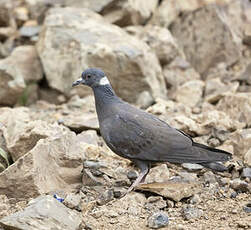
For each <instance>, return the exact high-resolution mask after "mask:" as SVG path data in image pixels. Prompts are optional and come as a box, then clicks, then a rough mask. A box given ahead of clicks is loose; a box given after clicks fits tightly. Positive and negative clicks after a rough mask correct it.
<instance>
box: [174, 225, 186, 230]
mask: <svg viewBox="0 0 251 230" xmlns="http://www.w3.org/2000/svg"><path fill="white" fill-rule="evenodd" d="M175 229H176V230H185V229H186V227H185V226H184V225H182V224H177V225H176V226H175Z"/></svg>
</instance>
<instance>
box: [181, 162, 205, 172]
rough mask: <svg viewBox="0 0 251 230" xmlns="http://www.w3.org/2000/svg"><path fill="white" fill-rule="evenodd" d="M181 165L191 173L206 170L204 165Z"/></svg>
mask: <svg viewBox="0 0 251 230" xmlns="http://www.w3.org/2000/svg"><path fill="white" fill-rule="evenodd" d="M181 165H182V167H183V168H184V169H187V170H189V171H197V170H201V169H203V168H204V167H203V166H202V165H200V164H192V163H183V164H181Z"/></svg>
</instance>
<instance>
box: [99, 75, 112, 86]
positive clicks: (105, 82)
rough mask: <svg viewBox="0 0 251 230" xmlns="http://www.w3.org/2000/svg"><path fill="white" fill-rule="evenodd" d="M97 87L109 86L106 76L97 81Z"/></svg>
mask: <svg viewBox="0 0 251 230" xmlns="http://www.w3.org/2000/svg"><path fill="white" fill-rule="evenodd" d="M99 85H110V82H109V80H108V78H107V77H106V76H104V77H102V78H101V79H100V81H99Z"/></svg>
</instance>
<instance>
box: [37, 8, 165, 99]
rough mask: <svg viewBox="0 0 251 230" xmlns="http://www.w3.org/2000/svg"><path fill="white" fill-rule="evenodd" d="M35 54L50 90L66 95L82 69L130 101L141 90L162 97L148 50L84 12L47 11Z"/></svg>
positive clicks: (155, 65)
mask: <svg viewBox="0 0 251 230" xmlns="http://www.w3.org/2000/svg"><path fill="white" fill-rule="evenodd" d="M37 49H38V52H39V55H40V58H41V60H42V64H43V67H44V71H45V74H46V78H47V80H48V83H49V86H50V87H52V88H55V89H57V90H59V91H61V92H64V93H65V94H68V93H69V92H70V89H71V84H72V82H73V81H74V80H76V79H77V78H78V77H79V76H80V74H81V72H82V71H83V70H84V69H85V68H87V67H99V68H102V69H103V70H104V71H105V73H106V74H107V76H108V77H109V79H110V80H111V83H112V85H113V87H114V88H115V90H116V92H117V94H118V95H119V96H121V97H122V98H124V99H126V100H127V101H129V102H135V101H136V98H137V97H138V96H139V95H140V93H142V92H144V91H149V92H150V94H151V95H152V97H154V98H155V97H165V95H166V88H165V84H164V78H163V76H162V72H161V67H160V65H159V62H158V59H157V57H156V55H155V54H154V53H153V52H152V51H151V49H150V47H149V46H147V45H146V44H145V43H144V42H142V41H140V40H138V39H136V38H134V37H132V36H130V35H128V34H127V33H126V32H125V31H123V30H122V29H120V28H119V27H117V26H115V25H111V24H109V23H107V22H105V21H104V19H103V17H101V16H100V15H98V14H96V13H93V12H91V11H89V10H87V9H76V8H53V9H51V10H50V11H49V12H48V14H47V17H46V20H45V23H44V26H43V29H42V32H41V33H40V38H39V41H38V43H37ZM79 90H82V95H86V94H89V93H90V91H89V90H86V89H83V88H82V89H79Z"/></svg>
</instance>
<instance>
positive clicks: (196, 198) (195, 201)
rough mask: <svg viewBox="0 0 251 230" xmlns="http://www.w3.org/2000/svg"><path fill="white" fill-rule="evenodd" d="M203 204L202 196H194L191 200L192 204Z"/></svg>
mask: <svg viewBox="0 0 251 230" xmlns="http://www.w3.org/2000/svg"><path fill="white" fill-rule="evenodd" d="M200 202H201V199H200V196H199V195H198V194H194V195H193V196H192V197H191V199H190V203H191V204H198V203H200Z"/></svg>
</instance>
